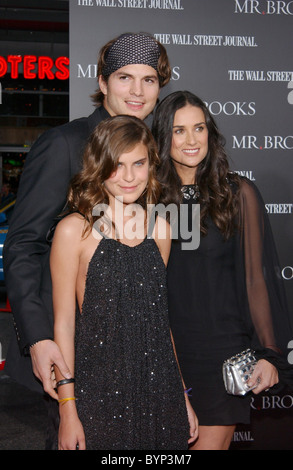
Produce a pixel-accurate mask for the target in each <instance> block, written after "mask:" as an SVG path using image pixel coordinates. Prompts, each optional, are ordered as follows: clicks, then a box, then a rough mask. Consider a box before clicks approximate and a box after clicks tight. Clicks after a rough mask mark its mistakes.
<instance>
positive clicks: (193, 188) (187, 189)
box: [181, 184, 200, 200]
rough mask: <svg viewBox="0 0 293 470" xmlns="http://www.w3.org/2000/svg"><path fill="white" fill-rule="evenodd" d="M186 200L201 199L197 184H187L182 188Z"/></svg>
mask: <svg viewBox="0 0 293 470" xmlns="http://www.w3.org/2000/svg"><path fill="white" fill-rule="evenodd" d="M181 192H182V194H183V197H184V199H187V200H189V199H198V198H199V197H200V192H199V187H198V185H197V184H185V185H184V186H182V187H181Z"/></svg>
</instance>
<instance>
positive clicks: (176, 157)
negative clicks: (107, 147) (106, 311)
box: [153, 91, 292, 449]
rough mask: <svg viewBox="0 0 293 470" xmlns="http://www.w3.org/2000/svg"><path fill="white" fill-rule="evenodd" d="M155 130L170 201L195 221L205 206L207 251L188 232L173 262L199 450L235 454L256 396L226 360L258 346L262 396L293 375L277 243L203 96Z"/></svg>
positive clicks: (180, 341) (185, 101) (174, 323)
mask: <svg viewBox="0 0 293 470" xmlns="http://www.w3.org/2000/svg"><path fill="white" fill-rule="evenodd" d="M153 134H154V136H155V139H156V141H157V144H158V149H159V157H160V160H161V163H160V168H159V180H160V182H161V183H162V188H163V194H162V199H161V201H162V202H163V203H165V204H166V205H168V204H170V203H174V202H175V203H176V204H177V205H178V207H180V205H181V204H187V205H188V211H189V212H188V213H189V220H188V223H189V224H191V223H192V219H191V216H192V206H193V204H200V232H201V233H200V244H199V247H198V248H197V249H193V250H190V249H186V248H185V249H181V244H182V241H183V240H182V233H184V231H182V230H181V229H179V230H178V233H179V237H178V239H177V240H175V239H174V240H173V242H172V249H171V254H170V258H169V263H168V291H169V313H170V321H171V329H172V332H173V336H174V340H175V346H176V351H177V355H178V360H179V364H180V367H181V371H182V374H183V378H184V381H185V383H186V386H188V387H192V398H191V403H192V405H193V408H194V410H195V412H196V413H197V416H198V420H199V439H198V440H197V442H196V443H195V444H194V445H193V447H192V449H228V448H229V445H230V442H231V439H232V436H233V432H234V429H235V426H236V424H237V423H249V420H250V396H249V394H248V395H246V396H245V397H239V396H232V395H228V394H227V392H226V390H225V387H224V383H223V378H222V364H223V361H224V360H225V359H228V358H229V357H231V356H233V355H235V354H237V353H240V352H241V351H243V350H245V349H246V348H253V349H254V350H256V352H257V358H258V363H257V366H256V368H255V370H254V372H253V375H252V376H251V379H250V382H249V385H251V386H255V387H256V388H254V390H253V393H259V392H261V391H262V390H265V389H268V388H271V387H274V386H275V385H276V384H277V383H278V382H280V381H281V380H283V379H284V380H285V378H284V377H282V373H281V370H282V372H283V373H285V371H286V373H289V374H290V373H291V377H292V371H290V370H289V371H288V367H289V365H288V363H287V359H286V357H282V355H281V353H280V350H281V351H282V353H283V354H284V353H286V348H287V345H288V341H289V340H290V339H292V334H291V328H290V321H289V316H288V313H287V309H286V301H285V297H284V292H283V288H282V285H281V275H280V270H279V268H278V261H277V256H276V251H275V247H274V242H273V238H272V234H271V230H270V226H269V222H268V219H267V216H266V213H265V209H264V204H263V202H262V199H261V196H260V194H259V192H258V190H257V188H256V187H255V185H254V184H253V183H251V182H250V181H249V180H247V179H245V178H241V177H239V176H238V175H237V174H235V173H232V172H230V171H229V165H228V159H227V156H226V153H225V151H224V139H223V137H222V136H221V134H220V133H219V131H218V129H217V126H216V124H215V122H214V120H213V118H212V116H211V115H210V113H209V111H208V109H207V107H206V106H205V105H204V103H203V102H202V101H201V100H200V99H199V98H198V97H196V96H194V95H193V94H191V93H189V92H181V91H179V92H175V93H172V94H171V95H169V96H168V97H166V98H165V99H164V100H163V101H162V102H161V103H160V105H159V106H158V108H157V111H156V115H155V119H154V122H153ZM182 207H183V206H181V210H182ZM185 208H186V206H185ZM180 223H181V225H182V222H181V219H180ZM183 223H184V220H183ZM189 229H190V227H189ZM185 232H186V230H185ZM175 233H176V231H175ZM180 236H181V239H180ZM185 245H186V240H185ZM279 366H280V367H279Z"/></svg>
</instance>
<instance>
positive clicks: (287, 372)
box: [236, 179, 293, 385]
mask: <svg viewBox="0 0 293 470" xmlns="http://www.w3.org/2000/svg"><path fill="white" fill-rule="evenodd" d="M237 250H238V251H237V255H236V257H237V258H238V259H237V260H236V266H237V272H238V275H237V280H238V288H239V290H240V295H241V297H240V301H241V303H242V308H243V309H244V317H245V322H246V324H247V326H248V329H249V332H250V337H251V346H252V348H253V349H255V350H256V352H257V354H258V357H259V358H264V359H267V360H269V361H270V362H272V363H273V364H274V365H275V366H276V367H277V368H278V370H279V375H280V377H281V376H282V375H283V381H286V382H287V383H290V384H292V385H293V366H292V365H290V364H289V363H288V359H287V356H288V353H289V351H288V349H287V347H288V343H289V341H290V340H292V338H293V334H292V319H291V318H290V315H289V311H288V307H287V302H286V295H285V289H284V285H283V281H282V276H281V269H280V266H279V261H278V256H277V251H276V247H275V243H274V239H273V235H272V230H271V227H270V223H269V219H268V215H267V214H266V211H265V205H264V202H263V200H262V197H261V195H260V193H259V191H258V189H257V188H256V186H255V185H254V184H253V183H252V182H251V181H249V180H246V179H243V180H242V182H241V186H240V232H239V243H238V246H237Z"/></svg>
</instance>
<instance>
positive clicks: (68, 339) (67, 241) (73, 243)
mask: <svg viewBox="0 0 293 470" xmlns="http://www.w3.org/2000/svg"><path fill="white" fill-rule="evenodd" d="M82 228H83V221H82V220H81V218H80V217H79V216H78V215H77V214H71V215H69V216H68V217H66V218H65V219H63V220H62V221H61V222H60V223H59V224H58V226H57V228H56V231H55V235H54V239H53V244H52V250H51V257H50V267H51V275H52V286H53V307H54V341H55V342H56V343H57V345H58V346H59V348H60V350H61V352H62V354H63V357H64V359H65V361H66V363H67V364H68V367H69V369H70V371H71V374H72V377H74V368H75V364H74V355H75V352H74V337H75V314H76V284H77V276H78V271H79V259H80V252H81V243H82V241H81V234H82ZM55 376H56V381H57V383H58V381H60V380H62V379H63V376H62V375H61V373H60V371H59V370H58V368H57V367H55ZM58 399H59V403H60V404H59V411H60V428H59V448H60V449H73V450H74V449H76V446H77V445H78V446H79V449H83V448H85V439H84V433H83V428H82V425H81V423H80V421H79V419H78V415H77V410H76V405H75V395H74V384H73V383H68V384H65V385H61V386H59V387H58Z"/></svg>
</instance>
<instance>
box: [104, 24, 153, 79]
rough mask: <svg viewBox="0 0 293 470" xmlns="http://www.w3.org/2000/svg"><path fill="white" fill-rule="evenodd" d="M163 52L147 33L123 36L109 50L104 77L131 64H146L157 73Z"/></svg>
mask: <svg viewBox="0 0 293 470" xmlns="http://www.w3.org/2000/svg"><path fill="white" fill-rule="evenodd" d="M160 54H161V51H160V47H159V45H158V43H157V42H156V41H155V40H154V38H153V37H152V36H150V35H148V34H145V33H127V34H122V35H121V36H119V37H118V39H117V40H116V41H115V42H114V44H112V46H111V47H110V48H109V50H108V53H107V55H106V56H105V66H104V67H103V70H102V75H103V76H104V77H108V76H109V75H111V73H113V72H115V71H116V70H118V69H120V68H121V67H125V65H130V64H144V65H149V66H150V67H153V69H155V70H156V71H157V69H158V60H159V57H160Z"/></svg>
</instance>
